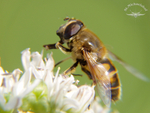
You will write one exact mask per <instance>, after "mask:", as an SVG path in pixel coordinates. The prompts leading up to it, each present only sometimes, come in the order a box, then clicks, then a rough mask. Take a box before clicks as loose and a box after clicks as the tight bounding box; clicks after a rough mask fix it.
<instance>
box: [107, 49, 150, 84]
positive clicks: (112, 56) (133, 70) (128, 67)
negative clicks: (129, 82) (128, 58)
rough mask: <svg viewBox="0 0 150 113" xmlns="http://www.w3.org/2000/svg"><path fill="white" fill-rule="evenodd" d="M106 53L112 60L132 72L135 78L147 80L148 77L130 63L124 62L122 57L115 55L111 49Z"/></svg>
mask: <svg viewBox="0 0 150 113" xmlns="http://www.w3.org/2000/svg"><path fill="white" fill-rule="evenodd" d="M108 54H109V57H110V58H111V59H112V60H116V61H117V62H119V63H120V64H121V65H122V66H124V68H125V69H126V70H127V71H129V72H130V73H131V74H133V75H134V76H136V77H137V78H139V79H141V80H143V81H149V79H148V78H147V77H146V76H145V75H144V74H142V73H141V72H140V71H138V70H137V69H136V68H134V67H132V66H131V65H129V64H127V63H125V62H124V61H123V60H122V59H120V58H119V57H118V56H116V55H115V54H114V53H112V52H111V51H109V50H108Z"/></svg>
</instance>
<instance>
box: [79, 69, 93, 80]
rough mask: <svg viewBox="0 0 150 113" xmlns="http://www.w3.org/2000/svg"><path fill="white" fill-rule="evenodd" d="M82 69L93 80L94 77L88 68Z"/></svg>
mask: <svg viewBox="0 0 150 113" xmlns="http://www.w3.org/2000/svg"><path fill="white" fill-rule="evenodd" d="M81 69H82V71H83V72H85V73H86V74H87V75H88V77H89V78H90V79H92V75H91V73H90V71H88V70H87V69H86V68H84V67H82V68H81Z"/></svg>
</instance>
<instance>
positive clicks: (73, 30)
mask: <svg viewBox="0 0 150 113" xmlns="http://www.w3.org/2000/svg"><path fill="white" fill-rule="evenodd" d="M82 26H83V24H82V23H81V22H75V23H71V24H70V25H68V26H67V28H66V30H65V32H64V38H65V39H69V38H71V37H72V36H74V35H76V34H77V33H78V32H79V31H80V29H81V28H82Z"/></svg>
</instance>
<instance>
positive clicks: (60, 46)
mask: <svg viewBox="0 0 150 113" xmlns="http://www.w3.org/2000/svg"><path fill="white" fill-rule="evenodd" d="M43 47H45V49H46V50H48V49H60V50H61V51H62V52H63V53H67V52H71V49H68V48H66V47H64V46H63V45H62V44H61V43H60V42H57V43H55V44H48V45H43Z"/></svg>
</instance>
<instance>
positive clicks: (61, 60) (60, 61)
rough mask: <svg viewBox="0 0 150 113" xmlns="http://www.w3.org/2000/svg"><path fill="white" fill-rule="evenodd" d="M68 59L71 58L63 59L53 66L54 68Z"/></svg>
mask: <svg viewBox="0 0 150 113" xmlns="http://www.w3.org/2000/svg"><path fill="white" fill-rule="evenodd" d="M70 58H71V57H68V58H65V59H63V60H61V61H59V62H57V63H56V64H55V67H56V66H57V65H59V64H60V63H62V62H64V61H66V60H68V59H70Z"/></svg>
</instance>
